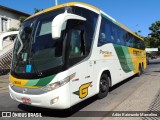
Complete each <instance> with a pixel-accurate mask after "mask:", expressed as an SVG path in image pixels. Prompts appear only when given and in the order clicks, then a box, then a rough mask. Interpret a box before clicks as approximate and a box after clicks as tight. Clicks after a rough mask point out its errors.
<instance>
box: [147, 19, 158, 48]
mask: <svg viewBox="0 0 160 120" xmlns="http://www.w3.org/2000/svg"><path fill="white" fill-rule="evenodd" d="M149 30H151V31H152V32H151V34H150V36H151V38H150V43H151V47H156V48H157V47H158V46H159V45H160V33H158V31H159V30H160V21H156V22H155V23H153V24H152V25H151V26H150V27H149Z"/></svg>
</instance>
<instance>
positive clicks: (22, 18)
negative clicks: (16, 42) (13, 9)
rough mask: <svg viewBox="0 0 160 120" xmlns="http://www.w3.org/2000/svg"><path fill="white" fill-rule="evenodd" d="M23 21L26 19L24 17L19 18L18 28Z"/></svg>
mask: <svg viewBox="0 0 160 120" xmlns="http://www.w3.org/2000/svg"><path fill="white" fill-rule="evenodd" d="M25 19H27V17H25V16H21V17H19V21H20V26H21V24H22V23H23V22H24V21H25Z"/></svg>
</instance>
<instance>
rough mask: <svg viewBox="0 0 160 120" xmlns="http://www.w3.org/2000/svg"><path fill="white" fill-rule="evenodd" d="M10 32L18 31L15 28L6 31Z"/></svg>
mask: <svg viewBox="0 0 160 120" xmlns="http://www.w3.org/2000/svg"><path fill="white" fill-rule="evenodd" d="M11 31H18V29H17V28H13V27H12V28H10V29H9V30H8V32H11Z"/></svg>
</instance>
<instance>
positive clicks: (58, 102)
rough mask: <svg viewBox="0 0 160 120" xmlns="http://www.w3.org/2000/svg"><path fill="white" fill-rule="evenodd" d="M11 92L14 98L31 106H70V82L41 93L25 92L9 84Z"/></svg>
mask: <svg viewBox="0 0 160 120" xmlns="http://www.w3.org/2000/svg"><path fill="white" fill-rule="evenodd" d="M19 89H25V88H19ZM9 93H10V97H11V98H12V99H13V100H15V101H17V102H19V103H23V104H27V105H31V106H37V107H43V108H50V109H67V108H70V91H69V84H66V85H64V86H61V87H59V88H57V89H55V90H52V91H49V92H46V93H43V94H39V95H32V94H23V93H20V92H17V91H15V90H13V88H12V87H11V86H10V85H9ZM25 100H26V101H25ZM28 100H29V101H28Z"/></svg>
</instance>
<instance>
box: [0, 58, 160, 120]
mask: <svg viewBox="0 0 160 120" xmlns="http://www.w3.org/2000/svg"><path fill="white" fill-rule="evenodd" d="M0 81H1V82H2V83H0V86H1V87H2V88H0V91H1V92H0V109H1V111H2V110H4V111H24V112H33V111H34V112H36V111H37V110H38V111H41V112H42V116H43V117H42V118H30V119H37V120H41V119H42V120H44V119H46V120H50V119H54V120H58V119H65V120H72V119H73V120H75V119H76V120H81V119H83V120H92V119H96V120H97V119H99V120H150V119H152V120H159V119H160V118H158V117H108V112H107V111H113V112H114V111H115V113H116V111H119V112H120V111H122V112H124V111H160V58H158V59H154V60H150V65H148V67H147V69H146V70H145V72H144V73H143V75H141V76H140V77H136V76H133V77H131V78H129V79H127V80H125V81H123V82H121V83H119V84H117V85H115V86H114V87H112V88H111V89H110V91H109V94H108V96H107V97H106V98H104V99H101V100H97V99H96V98H95V97H92V98H90V99H88V100H85V101H84V102H82V103H80V104H78V105H76V106H74V107H73V108H72V112H71V114H67V113H66V111H58V110H50V109H44V108H37V107H31V106H27V105H23V104H19V103H18V102H16V101H13V100H12V99H11V98H10V96H9V93H8V90H7V87H8V75H6V76H1V77H0ZM93 116H96V117H93ZM0 119H2V118H0ZM3 119H4V118H3ZM5 119H6V118H5ZM7 119H9V118H7ZM12 119H15V120H17V119H18V118H12ZM19 119H21V118H19ZM23 119H28V118H23Z"/></svg>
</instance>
